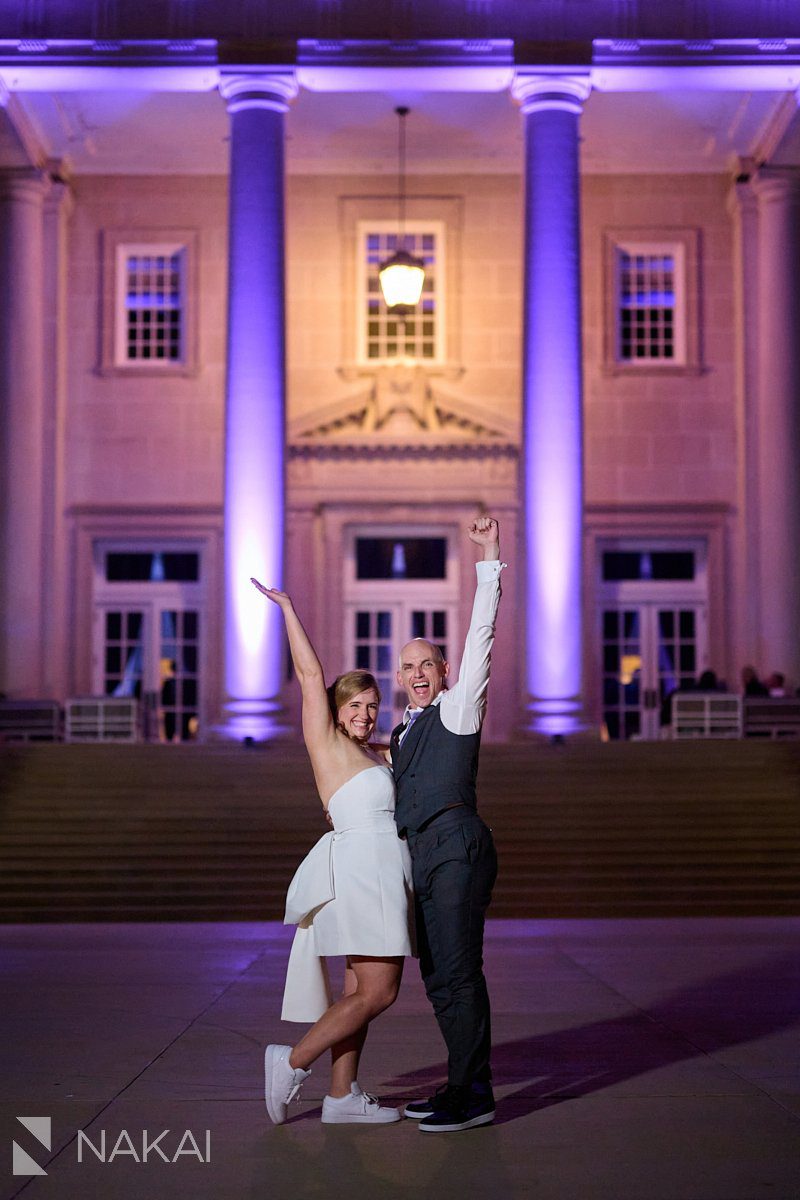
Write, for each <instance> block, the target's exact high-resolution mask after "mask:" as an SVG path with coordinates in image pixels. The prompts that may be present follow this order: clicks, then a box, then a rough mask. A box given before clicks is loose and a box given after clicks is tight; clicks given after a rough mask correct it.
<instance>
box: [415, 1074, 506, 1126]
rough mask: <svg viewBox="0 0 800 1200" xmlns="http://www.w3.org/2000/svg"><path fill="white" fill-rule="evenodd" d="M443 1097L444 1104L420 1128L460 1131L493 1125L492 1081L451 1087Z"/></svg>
mask: <svg viewBox="0 0 800 1200" xmlns="http://www.w3.org/2000/svg"><path fill="white" fill-rule="evenodd" d="M443 1099H444V1100H445V1101H446V1103H445V1104H444V1105H442V1106H441V1107H439V1108H437V1109H436V1110H435V1111H434V1112H432V1113H431V1115H430V1116H429V1117H423V1119H422V1120H421V1121H420V1125H419V1127H420V1129H421V1130H423V1131H424V1132H425V1133H457V1132H458V1131H459V1130H461V1129H475V1128H476V1126H478V1125H491V1123H492V1121H493V1120H494V1112H495V1109H494V1094H493V1092H492V1089H491V1087H490V1086H489V1084H477V1085H476V1084H473V1085H472V1087H471V1088H467V1087H464V1088H457V1087H450V1088H448V1089H447V1092H446V1093H445V1096H444V1097H443Z"/></svg>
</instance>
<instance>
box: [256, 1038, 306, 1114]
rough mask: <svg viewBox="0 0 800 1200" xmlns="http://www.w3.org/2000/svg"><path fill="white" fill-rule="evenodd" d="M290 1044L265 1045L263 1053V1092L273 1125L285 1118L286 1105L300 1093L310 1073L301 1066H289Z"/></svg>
mask: <svg viewBox="0 0 800 1200" xmlns="http://www.w3.org/2000/svg"><path fill="white" fill-rule="evenodd" d="M291 1052H292V1047H291V1046H267V1049H266V1052H265V1054H264V1094H265V1097H266V1101H267V1112H268V1113H269V1119H270V1121H272V1123H273V1125H282V1124H283V1122H284V1121H285V1120H286V1106H287V1104H288V1103H289V1102H290V1101H291V1100H294V1099H295V1097H296V1096H298V1095H299V1093H300V1088H301V1087H302V1086H303V1080H304V1079H307V1078H308V1076H309V1075H310V1074H311V1072H310V1071H304V1070H303V1069H302V1067H295V1068H292V1067H290V1066H289V1055H290V1054H291Z"/></svg>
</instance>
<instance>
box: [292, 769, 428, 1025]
mask: <svg viewBox="0 0 800 1200" xmlns="http://www.w3.org/2000/svg"><path fill="white" fill-rule="evenodd" d="M394 801H395V789H394V778H393V776H392V772H391V769H390V768H389V767H384V766H378V765H376V766H373V767H367V768H366V770H364V771H359V772H358V774H357V775H354V776H353V777H352V779H348V781H347V783H344V784H342V786H341V787H340V788H339V790H338V791H337V792H334V794H333V796H331V798H330V801H329V802H328V812H329V814H330V816H331V820H332V821H333V830H332V831H331V832H330V833H326V834H325V835H324V836H323V837H321V838H320V840H319V841H318V842H317V844H316V845H315V846H314V847H313V848H312V849H311V850H310V851H309V853H308V854H307V855H306V857H305V858H304V859H303V861H302V862H301V864H300V866H299V867H298V868H297V871H296V872H295V874H294V878H293V879H292V882H291V883H290V885H289V891H288V893H287V896H286V914H285V916H284V924H285V925H297V930H296V932H295V936H294V941H293V943H292V950H291V954H290V956H289V965H288V968H287V972H286V987H285V989H284V994H283V1009H282V1012H281V1020H283V1021H303V1022H308V1021H317V1020H318V1019H319V1018H320V1017H321V1016H322V1014H323V1013H324V1012H325V1010H326V1009H327V1008H328V1007H329V1006H330V1004H331V1003H332V1000H333V998H332V993H331V988H330V982H329V979H328V972H327V967H326V963H325V959H326V957H328V956H332V955H346V954H364V955H368V956H370V957H375V958H378V957H389V956H391V957H399V956H404V955H412V954H415V952H416V947H415V938H414V894H413V888H412V884H411V857H410V855H409V852H408V846H407V845H406V843H405V841H403V840H402V839H401V838H399V837H398V836H397V826H396V825H395V820H394Z"/></svg>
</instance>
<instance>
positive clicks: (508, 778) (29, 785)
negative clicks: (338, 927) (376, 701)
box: [0, 741, 800, 921]
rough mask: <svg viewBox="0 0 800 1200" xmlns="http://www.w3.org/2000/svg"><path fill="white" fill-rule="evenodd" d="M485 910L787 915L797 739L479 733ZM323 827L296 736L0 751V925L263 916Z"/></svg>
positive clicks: (797, 862)
mask: <svg viewBox="0 0 800 1200" xmlns="http://www.w3.org/2000/svg"><path fill="white" fill-rule="evenodd" d="M479 787H480V793H479V794H480V808H481V812H482V815H483V816H484V819H485V820H486V821H487V823H488V824H490V825H491V826H492V827H493V829H494V834H495V839H496V841H497V846H498V854H499V858H500V874H499V877H498V881H497V885H496V888H495V894H494V900H493V903H492V908H491V913H490V915H491V916H493V917H612V916H659V915H661V916H692V915H698V916H699V915H705V916H712V915H734V914H736V915H783V914H800V744H798V743H791V744H789V743H785V744H780V743H765V742H748V741H744V742H729V741H726V742H722V741H719V742H714V741H706V742H697V743H650V744H647V743H638V744H634V743H631V744H627V745H621V744H611V745H601V744H595V743H581V742H575V743H568V744H567V745H565V746H560V747H551V746H539V745H537V746H534V745H527V744H516V745H511V746H502V747H501V746H486V747H484V749H483V752H482V761H481V779H480V785H479ZM326 829H327V825H326V824H325V822H324V818H323V815H322V811H321V808H320V806H319V801H318V800H317V798H316V790H315V787H314V782H313V778H312V775H311V771H310V768H309V766H308V761H307V759H306V757H305V754H304V753H303V751H302V749H301V748H299V747H297V746H296V745H286V744H280V745H279V744H277V743H275V744H272V745H271V746H268V747H266V748H255V749H245V748H244V747H232V748H231V747H228V746H225V747H215V746H205V747H204V746H185V747H181V746H60V745H38V746H27V747H20V748H13V749H12V748H6V749H4V750H3V751H2V753H1V755H0V920H2V921H98V920H99V921H105V920H108V921H117V920H119V921H122V920H125V921H136V920H142V921H148V920H171V921H180V920H202V921H220V920H275V919H281V918H282V915H283V901H284V897H285V893H286V886H287V884H288V882H289V880H290V878H291V876H292V873H293V871H294V869H295V867H296V865H297V863H298V862H299V861H300V859H301V858H302V856H303V855H304V854H305V853H306V851H307V850H308V849H309V847H310V846H311V845H312V844H313V842H314V841H315V840H316V839H317V838H318V837H320V836H321V835H322V834H323V833H324V832H325V831H326Z"/></svg>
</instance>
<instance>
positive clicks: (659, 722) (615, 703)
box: [601, 602, 706, 741]
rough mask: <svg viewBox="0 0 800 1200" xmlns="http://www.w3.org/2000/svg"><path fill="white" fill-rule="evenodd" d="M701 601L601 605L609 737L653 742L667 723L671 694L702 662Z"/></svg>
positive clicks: (696, 672)
mask: <svg viewBox="0 0 800 1200" xmlns="http://www.w3.org/2000/svg"><path fill="white" fill-rule="evenodd" d="M705 616H706V612H705V605H702V604H670V605H666V604H658V603H657V602H647V603H642V604H636V605H629V604H625V605H616V606H606V607H604V609H603V611H602V614H601V620H602V656H603V721H604V723H605V726H606V729H607V730H608V736H609V737H610V738H611V739H612V740H621V741H627V740H629V739H632V738H635V739H644V740H652V739H655V738H658V737H660V734H661V729H662V727H664V726H666V725H668V724H669V720H670V705H669V697H670V695H671V694H672V692H674V691H675V690H676V689H677V688H690V687H691V686H692V685H693V684H694V682H695V681H696V679H697V676H698V675H699V673H700V671H701V670H702V669H703V665H704V663H705V658H706V654H705V649H706V620H705Z"/></svg>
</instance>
